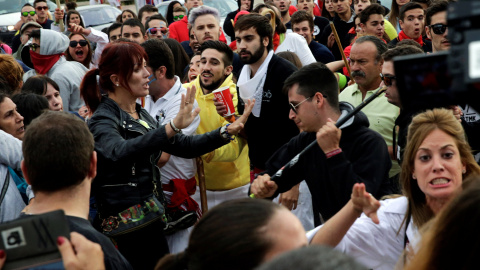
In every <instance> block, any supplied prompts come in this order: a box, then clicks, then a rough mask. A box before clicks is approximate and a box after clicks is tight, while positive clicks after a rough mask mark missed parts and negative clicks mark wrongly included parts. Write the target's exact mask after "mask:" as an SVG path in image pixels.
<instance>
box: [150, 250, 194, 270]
mask: <svg viewBox="0 0 480 270" xmlns="http://www.w3.org/2000/svg"><path fill="white" fill-rule="evenodd" d="M187 267H188V266H187V255H186V254H185V252H180V253H177V254H168V255H165V256H164V257H163V258H162V259H160V261H158V263H157V265H156V266H155V270H184V269H187Z"/></svg>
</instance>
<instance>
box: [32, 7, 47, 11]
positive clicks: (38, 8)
mask: <svg viewBox="0 0 480 270" xmlns="http://www.w3.org/2000/svg"><path fill="white" fill-rule="evenodd" d="M35 9H36V10H38V11H41V10H42V9H43V10H48V6H44V7H36V8H35Z"/></svg>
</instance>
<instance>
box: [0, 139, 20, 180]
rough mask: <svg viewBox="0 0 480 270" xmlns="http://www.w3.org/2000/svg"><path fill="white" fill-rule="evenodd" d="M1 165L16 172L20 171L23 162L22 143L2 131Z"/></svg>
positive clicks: (0, 141)
mask: <svg viewBox="0 0 480 270" xmlns="http://www.w3.org/2000/svg"><path fill="white" fill-rule="evenodd" d="M0 149H2V151H1V154H0V163H1V164H4V165H6V166H9V167H11V168H13V169H15V170H20V164H21V162H22V160H23V153H22V141H20V140H19V139H17V138H15V137H13V136H12V135H10V134H8V133H6V132H4V131H3V130H0Z"/></svg>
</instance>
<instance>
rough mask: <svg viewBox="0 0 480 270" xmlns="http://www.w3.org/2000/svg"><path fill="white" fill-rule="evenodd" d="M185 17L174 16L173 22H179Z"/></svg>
mask: <svg viewBox="0 0 480 270" xmlns="http://www.w3.org/2000/svg"><path fill="white" fill-rule="evenodd" d="M183 17H185V15H178V16H173V20H174V21H178V20H181V19H183Z"/></svg>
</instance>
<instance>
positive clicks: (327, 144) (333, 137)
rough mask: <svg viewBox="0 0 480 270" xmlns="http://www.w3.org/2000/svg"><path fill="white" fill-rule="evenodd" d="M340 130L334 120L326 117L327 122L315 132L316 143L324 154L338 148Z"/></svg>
mask: <svg viewBox="0 0 480 270" xmlns="http://www.w3.org/2000/svg"><path fill="white" fill-rule="evenodd" d="M341 136H342V130H340V129H339V128H337V127H336V126H335V122H334V121H333V120H332V119H330V118H328V120H327V123H326V124H325V125H323V127H321V128H320V130H319V131H318V132H317V143H318V145H319V146H320V148H321V149H322V150H323V152H324V153H325V154H326V153H328V152H331V151H333V150H337V149H339V148H340V137H341Z"/></svg>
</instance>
